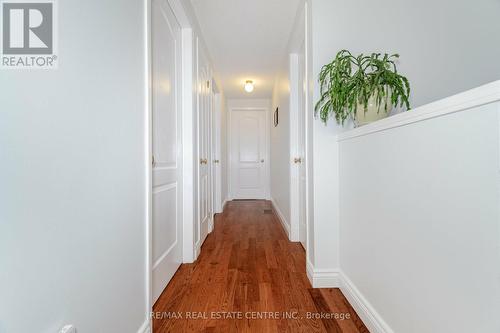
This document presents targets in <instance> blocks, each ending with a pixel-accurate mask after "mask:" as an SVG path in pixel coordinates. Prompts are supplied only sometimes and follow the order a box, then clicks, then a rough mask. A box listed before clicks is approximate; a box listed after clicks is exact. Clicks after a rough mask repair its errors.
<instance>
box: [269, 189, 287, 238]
mask: <svg viewBox="0 0 500 333" xmlns="http://www.w3.org/2000/svg"><path fill="white" fill-rule="evenodd" d="M271 203H272V204H273V210H274V212H275V213H276V216H278V220H279V221H280V222H281V226H282V227H283V230H285V234H286V236H287V237H288V239H289V240H290V224H289V223H288V221H287V220H286V219H285V216H284V215H283V213H282V212H281V210H280V209H279V207H278V204H277V203H276V201H275V200H274V199H273V198H271Z"/></svg>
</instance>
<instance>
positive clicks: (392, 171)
mask: <svg viewBox="0 0 500 333" xmlns="http://www.w3.org/2000/svg"><path fill="white" fill-rule="evenodd" d="M497 86H499V87H500V85H497ZM499 125H500V103H496V104H489V105H485V106H482V107H476V108H474V109H471V110H467V111H463V112H458V113H454V114H449V115H446V116H443V117H438V118H432V119H429V120H425V121H420V122H416V123H411V124H409V125H405V126H401V127H396V128H391V129H386V130H382V131H379V132H376V133H370V134H367V135H363V136H360V137H355V138H349V139H347V140H345V141H341V142H340V176H341V177H340V207H341V209H340V263H341V268H342V271H343V272H344V273H345V276H346V277H348V278H349V279H350V281H351V283H352V284H353V285H354V286H356V288H357V289H358V290H359V292H360V295H362V296H363V298H364V299H365V300H366V301H367V302H368V303H370V304H371V306H372V308H373V309H374V310H375V311H376V312H378V316H377V317H379V318H382V319H383V320H384V321H385V322H386V324H387V325H388V326H389V327H390V328H391V329H392V331H394V332H405V333H426V332H428V333H433V332H499V331H500V317H499V316H498V313H500V214H499V213H500V210H499V207H500V205H499V203H500V163H499V161H500V156H499V155H500V154H499V152H500V133H499ZM443 318H448V319H450V320H443ZM451 318H452V320H451ZM385 331H387V332H388V330H385Z"/></svg>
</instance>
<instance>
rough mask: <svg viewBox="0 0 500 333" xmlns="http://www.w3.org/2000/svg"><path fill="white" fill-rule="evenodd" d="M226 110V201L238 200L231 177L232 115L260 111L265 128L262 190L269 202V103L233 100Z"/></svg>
mask: <svg viewBox="0 0 500 333" xmlns="http://www.w3.org/2000/svg"><path fill="white" fill-rule="evenodd" d="M228 110H229V112H228V113H227V161H228V187H229V191H228V192H229V193H228V200H233V199H238V198H236V196H235V193H234V184H233V176H234V172H235V170H234V168H233V156H232V148H233V142H232V141H233V126H232V124H233V123H232V118H233V117H232V114H233V112H238V111H260V112H264V119H265V120H264V127H265V133H266V135H265V138H264V140H265V142H264V143H265V147H266V152H265V161H266V163H265V166H264V177H265V184H266V186H265V188H264V199H265V200H271V184H270V183H271V181H270V180H271V179H270V174H271V163H270V159H269V158H270V151H271V143H270V133H271V127H270V111H269V110H270V101H268V100H239V101H238V102H236V101H235V100H229V101H228Z"/></svg>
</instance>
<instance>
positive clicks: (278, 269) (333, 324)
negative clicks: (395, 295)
mask: <svg viewBox="0 0 500 333" xmlns="http://www.w3.org/2000/svg"><path fill="white" fill-rule="evenodd" d="M271 209H272V205H271V203H270V202H269V201H263V200H258V201H230V202H228V203H227V205H226V207H225V209H224V212H223V213H222V214H219V215H217V217H216V220H215V229H214V231H213V232H212V233H211V234H210V235H209V236H208V237H207V239H206V241H205V243H204V245H203V247H202V251H201V254H200V256H199V257H198V260H197V262H196V263H194V264H183V265H182V266H181V267H180V268H179V270H178V271H177V273H176V274H175V276H174V277H173V278H172V280H171V281H170V283H169V285H168V286H167V288H166V289H165V291H164V292H163V294H162V295H161V296H160V298H159V299H158V301H157V302H156V304H155V306H154V308H153V311H154V319H153V328H154V332H155V333H163V332H343V333H348V332H352V333H355V332H368V330H367V329H366V327H365V326H364V325H363V323H362V322H361V320H360V319H359V318H358V316H357V315H356V313H355V312H354V310H353V309H352V308H351V306H350V305H349V303H348V302H347V300H346V299H345V298H344V296H343V295H342V293H341V292H340V291H339V289H312V288H311V284H310V283H309V280H308V279H307V276H306V274H305V265H306V263H305V252H304V250H303V248H302V246H301V245H300V243H292V242H290V241H288V239H287V237H286V235H285V233H284V231H283V229H282V227H281V225H280V223H279V221H278V218H277V216H276V215H275V213H274V212H273V211H272V210H271ZM320 315H323V318H319V316H320ZM266 317H267V318H266ZM284 317H287V318H284ZM308 317H309V318H308ZM311 317H314V318H311ZM328 317H330V318H328ZM262 318H264V319H262ZM335 318H337V320H335Z"/></svg>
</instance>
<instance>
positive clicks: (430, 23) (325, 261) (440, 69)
mask: <svg viewBox="0 0 500 333" xmlns="http://www.w3.org/2000/svg"><path fill="white" fill-rule="evenodd" d="M499 12H500V2H499V1H497V0H480V1H475V2H471V1H458V2H457V1H452V0H444V1H439V2H436V1H430V0H424V1H409V0H407V1H398V0H381V1H368V2H367V1H361V0H354V1H351V0H334V1H332V0H314V1H312V13H311V16H312V17H311V18H312V63H310V66H312V80H313V82H314V86H315V88H314V94H313V102H316V101H317V100H318V99H319V86H318V84H317V78H318V74H319V71H320V69H321V66H323V65H324V64H326V63H328V62H330V61H331V60H332V59H333V57H334V56H335V54H336V53H337V52H338V51H340V50H341V49H349V50H351V51H352V52H353V53H356V54H357V53H361V52H366V53H370V52H374V51H378V52H397V53H399V54H400V55H401V61H400V64H399V69H400V72H401V73H403V74H405V75H407V76H408V78H409V80H410V82H411V85H412V98H411V100H412V105H413V107H417V106H420V105H423V104H425V103H428V102H430V101H434V100H437V99H440V98H443V97H446V96H449V95H451V94H453V93H456V92H460V91H463V90H466V89H469V88H472V87H476V86H478V85H480V84H483V83H486V82H489V81H493V80H495V79H498V78H500V63H499V62H498V61H497V59H499V58H500V45H499V44H498V43H492V39H491V36H492V33H493V32H494V31H500V21H499V20H498V19H497V16H498V13H499ZM342 130H343V129H342V128H340V127H339V126H337V125H336V124H335V122H334V121H331V122H330V123H329V124H328V125H327V126H325V125H323V124H322V123H321V122H320V121H319V120H316V121H315V123H314V129H313V131H314V133H313V138H312V141H313V142H314V143H313V145H314V148H313V154H314V169H313V174H314V181H313V186H314V192H313V193H314V194H313V196H314V210H313V212H312V214H313V215H314V224H310V228H314V229H315V230H314V231H313V233H314V237H315V239H314V246H315V249H314V251H317V253H316V254H315V256H314V263H313V264H314V265H315V267H318V268H320V269H335V268H336V267H338V266H339V261H338V227H339V225H338V214H339V209H338V185H339V184H338V147H337V143H336V140H335V137H336V134H337V133H339V132H341V131H342ZM310 231H311V230H310Z"/></svg>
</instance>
